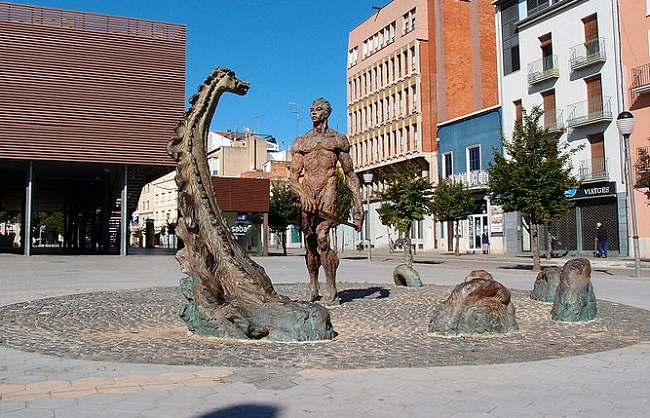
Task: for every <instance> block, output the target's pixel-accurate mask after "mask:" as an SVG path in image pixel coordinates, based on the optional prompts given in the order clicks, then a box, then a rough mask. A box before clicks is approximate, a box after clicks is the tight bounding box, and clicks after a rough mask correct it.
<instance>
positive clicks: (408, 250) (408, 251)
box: [404, 228, 413, 268]
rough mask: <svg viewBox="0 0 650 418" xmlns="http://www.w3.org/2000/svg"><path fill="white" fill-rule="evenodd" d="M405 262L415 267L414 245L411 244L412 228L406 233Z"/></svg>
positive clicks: (409, 266)
mask: <svg viewBox="0 0 650 418" xmlns="http://www.w3.org/2000/svg"><path fill="white" fill-rule="evenodd" d="M404 264H406V266H407V267H408V268H413V247H412V245H411V228H409V229H407V230H406V232H405V233H404Z"/></svg>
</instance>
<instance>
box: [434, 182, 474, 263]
mask: <svg viewBox="0 0 650 418" xmlns="http://www.w3.org/2000/svg"><path fill="white" fill-rule="evenodd" d="M475 207H476V203H474V199H472V194H471V193H470V191H469V190H467V188H466V187H465V186H464V185H463V183H461V182H456V181H453V180H452V179H445V180H443V181H442V182H441V183H440V184H439V185H438V187H437V188H436V190H435V191H434V192H433V205H432V210H433V213H434V214H435V215H436V217H437V218H438V220H440V221H443V222H453V223H454V231H455V233H454V235H455V238H456V239H455V249H454V254H456V255H460V221H462V220H464V219H467V217H468V216H469V215H471V214H472V212H474V208H475Z"/></svg>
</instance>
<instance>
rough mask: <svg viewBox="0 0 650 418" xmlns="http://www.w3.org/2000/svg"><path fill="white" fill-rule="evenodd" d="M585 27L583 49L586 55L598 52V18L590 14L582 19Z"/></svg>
mask: <svg viewBox="0 0 650 418" xmlns="http://www.w3.org/2000/svg"><path fill="white" fill-rule="evenodd" d="M582 24H583V25H584V29H585V49H586V53H587V57H592V56H594V55H596V56H597V55H598V54H600V42H599V40H598V19H597V16H596V15H595V14H594V15H591V16H588V17H585V18H584V19H582Z"/></svg>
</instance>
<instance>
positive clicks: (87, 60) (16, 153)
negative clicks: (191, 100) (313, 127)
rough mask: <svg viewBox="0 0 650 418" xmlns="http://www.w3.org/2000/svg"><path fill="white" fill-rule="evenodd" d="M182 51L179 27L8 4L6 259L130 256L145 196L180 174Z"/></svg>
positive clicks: (3, 39)
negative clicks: (50, 241)
mask: <svg viewBox="0 0 650 418" xmlns="http://www.w3.org/2000/svg"><path fill="white" fill-rule="evenodd" d="M185 44H186V30H185V26H183V25H179V24H173V23H164V22H155V21H148V20H142V19H131V18H126V17H117V16H107V15H99V14H93V13H84V12H77V11H69V10H60V9H51V8H43V7H33V6H25V5H18V4H12V3H5V2H0V79H2V94H1V95H0V147H2V150H3V153H2V156H1V157H0V212H3V213H5V214H8V215H7V217H8V218H9V220H8V222H9V223H11V224H12V225H13V226H12V231H14V233H16V232H15V231H17V230H18V228H17V227H15V225H16V224H20V226H21V227H20V233H19V235H17V237H19V239H14V240H11V242H12V243H13V245H17V246H16V247H3V248H1V249H0V251H15V252H21V253H24V254H26V255H29V254H32V253H36V252H44V251H45V252H52V251H57V252H67V253H76V254H78V253H101V254H123V255H125V254H126V252H127V248H128V235H129V234H128V224H129V220H130V219H131V215H132V212H133V211H134V209H135V207H136V204H137V202H138V196H139V194H140V190H141V188H142V186H143V185H144V184H146V183H147V182H149V181H151V180H153V179H155V178H158V177H160V176H161V175H162V174H165V173H167V172H169V171H171V170H172V169H173V167H174V165H175V163H174V161H173V160H172V159H171V158H170V157H169V156H168V155H167V152H166V145H167V141H168V140H169V138H171V137H172V135H173V133H174V126H175V125H176V123H177V121H178V120H179V119H180V118H182V116H183V110H184V101H185V99H184V98H185ZM43 214H45V215H43ZM36 215H38V217H37V216H36ZM42 215H43V216H49V217H54V218H58V219H59V226H58V227H56V228H54V229H55V230H56V232H57V234H56V235H60V240H59V239H57V242H56V244H54V245H43V244H44V243H43V242H42V241H40V240H39V239H38V238H39V236H40V233H41V231H42V230H43V228H46V229H47V228H50V226H47V227H46V225H44V224H39V223H38V222H37V219H40V218H41V217H42ZM0 221H3V220H0ZM5 224H6V222H5ZM37 235H38V236H37ZM0 242H4V241H3V240H0Z"/></svg>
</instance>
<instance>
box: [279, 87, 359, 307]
mask: <svg viewBox="0 0 650 418" xmlns="http://www.w3.org/2000/svg"><path fill="white" fill-rule="evenodd" d="M331 113H332V107H331V105H330V103H329V102H328V101H327V100H325V99H322V98H320V99H316V100H314V102H313V103H312V105H311V108H310V109H309V114H310V116H311V120H312V122H313V124H314V128H313V129H312V130H310V131H309V132H307V133H306V134H305V135H303V136H301V137H299V138H296V140H295V141H294V142H293V146H292V148H291V165H290V169H291V176H290V178H289V184H290V186H291V189H292V190H293V192H294V193H295V194H296V195H297V196H298V198H299V199H300V206H301V215H302V229H303V233H304V239H305V261H306V264H307V271H308V272H309V296H308V299H309V301H310V302H314V301H316V300H319V299H320V298H321V296H320V295H319V284H318V270H319V268H320V266H321V265H322V266H323V270H324V271H325V277H326V279H327V286H326V294H325V297H324V298H323V302H325V303H337V302H338V296H337V291H336V269H337V268H338V266H339V259H338V257H337V255H336V253H335V252H334V250H332V248H331V247H330V242H329V230H330V228H331V227H332V225H333V224H334V223H335V218H336V216H335V214H336V170H337V165H338V164H340V167H341V169H342V170H343V174H344V176H345V184H346V186H347V187H348V188H349V189H350V192H351V194H352V219H353V224H354V226H355V228H356V229H357V231H358V230H360V229H361V224H362V222H363V206H362V197H361V184H360V182H359V178H358V177H357V175H356V174H355V173H354V169H353V166H352V157H351V156H350V143H349V142H348V139H347V137H346V136H345V135H342V134H340V133H338V132H336V131H334V130H332V129H330V128H329V127H328V126H327V118H328V117H329V116H330V114H331ZM339 223H340V222H339Z"/></svg>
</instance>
